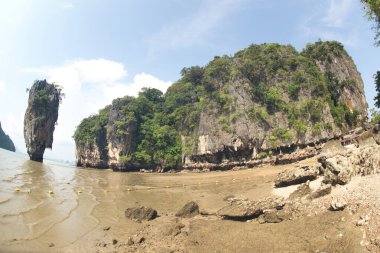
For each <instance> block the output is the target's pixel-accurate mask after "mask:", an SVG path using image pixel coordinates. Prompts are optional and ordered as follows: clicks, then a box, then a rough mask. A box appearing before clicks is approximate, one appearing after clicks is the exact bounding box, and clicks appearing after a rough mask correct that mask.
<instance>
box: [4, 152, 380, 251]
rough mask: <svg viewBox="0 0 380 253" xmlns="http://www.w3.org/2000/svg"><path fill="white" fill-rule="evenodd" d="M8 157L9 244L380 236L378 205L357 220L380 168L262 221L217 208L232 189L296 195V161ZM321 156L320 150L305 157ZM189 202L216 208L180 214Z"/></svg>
mask: <svg viewBox="0 0 380 253" xmlns="http://www.w3.org/2000/svg"><path fill="white" fill-rule="evenodd" d="M0 159H1V160H2V161H3V162H2V164H3V165H2V168H1V173H2V185H3V187H2V188H1V194H0V235H1V236H0V238H1V241H0V251H1V252H368V250H369V249H372V248H371V247H372V246H373V244H374V243H372V244H370V239H369V238H367V236H371V238H376V236H378V235H379V234H378V230H376V226H377V228H378V223H376V222H378V221H379V219H378V218H379V216H378V213H371V214H370V216H371V217H377V219H371V220H370V223H371V224H370V225H369V226H365V227H362V226H356V225H355V222H356V221H357V220H358V219H360V217H361V216H362V215H368V213H369V212H370V210H372V209H371V208H373V207H374V206H375V207H376V206H378V205H379V203H378V199H379V196H378V192H380V191H379V190H378V188H379V186H378V184H377V182H378V180H379V175H375V176H373V175H372V176H367V177H356V178H354V180H352V182H350V183H349V184H348V185H346V186H341V187H335V188H334V189H333V191H332V193H331V196H330V195H328V196H325V197H322V198H319V199H316V200H313V201H312V202H310V203H309V202H307V203H306V202H305V203H303V202H302V201H300V207H299V208H298V209H297V211H295V213H294V217H292V218H290V219H287V220H284V221H283V222H281V223H265V224H261V222H259V220H258V219H254V220H248V221H243V222H242V221H231V220H221V219H220V217H218V216H217V215H215V213H216V212H217V211H218V210H219V209H220V208H222V207H223V206H225V205H226V204H227V202H226V197H228V196H234V197H236V198H241V199H249V200H252V201H255V200H259V199H262V198H264V197H270V196H272V197H273V196H280V195H282V196H284V197H287V196H288V195H289V194H290V193H291V192H292V191H294V190H295V189H296V186H289V187H285V188H279V189H274V188H273V185H274V180H275V178H276V176H277V174H278V173H279V172H282V171H284V170H287V169H291V168H293V167H294V166H295V164H289V165H283V166H265V167H261V168H255V169H245V170H239V171H224V172H206V173H204V172H203V173H191V172H180V173H171V174H155V173H119V172H112V171H111V170H95V169H78V168H75V167H71V166H65V165H62V164H58V163H54V162H49V161H46V162H45V163H44V164H41V163H36V162H32V161H28V160H27V159H25V157H24V156H22V155H18V154H13V153H10V152H7V151H3V150H1V151H0ZM316 163H317V160H316V158H311V159H308V160H304V161H301V162H299V163H298V164H297V165H296V166H304V165H309V166H312V165H314V164H316ZM353 193H355V194H353ZM376 194H377V195H376ZM334 195H337V196H338V195H339V196H346V197H347V198H348V199H349V200H350V201H355V203H358V204H357V205H358V208H357V210H355V212H352V209H349V208H346V209H345V210H343V211H338V212H332V211H329V210H328V207H329V203H330V201H331V198H332V197H333V196H334ZM189 201H195V202H196V203H198V204H199V206H200V210H201V212H202V213H208V214H210V215H197V216H195V217H193V218H178V217H176V216H175V213H176V212H177V211H178V210H179V209H180V208H181V207H182V206H183V205H184V204H186V203H187V202H189ZM136 206H146V207H152V208H154V209H155V210H157V212H158V217H157V218H156V219H154V220H152V221H143V222H136V221H133V220H130V219H127V218H126V217H125V214H124V211H125V209H127V208H130V207H136ZM367 228H368V229H367ZM366 229H367V230H366ZM370 229H372V230H373V231H372V232H371V231H370ZM173 231H174V232H173ZM175 231H177V232H175ZM371 233H372V234H371ZM136 238H137V239H136ZM133 240H134V241H133ZM136 240H137V242H136ZM371 245H372V246H371ZM376 250H378V248H377V249H376V247H375V248H373V249H372V252H377V251H376Z"/></svg>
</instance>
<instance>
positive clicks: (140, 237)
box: [133, 235, 145, 243]
mask: <svg viewBox="0 0 380 253" xmlns="http://www.w3.org/2000/svg"><path fill="white" fill-rule="evenodd" d="M133 241H134V243H143V242H144V241H145V238H144V237H143V236H141V235H137V236H135V239H134V240H133Z"/></svg>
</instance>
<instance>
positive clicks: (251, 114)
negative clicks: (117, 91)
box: [73, 41, 367, 170]
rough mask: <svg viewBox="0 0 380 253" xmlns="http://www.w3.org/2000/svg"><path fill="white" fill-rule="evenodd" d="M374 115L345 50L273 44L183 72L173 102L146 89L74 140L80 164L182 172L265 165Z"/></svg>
mask: <svg viewBox="0 0 380 253" xmlns="http://www.w3.org/2000/svg"><path fill="white" fill-rule="evenodd" d="M366 114H367V104H366V101H365V97H364V92H363V82H362V80H361V77H360V74H359V73H358V72H357V70H356V67H355V64H354V63H353V61H352V59H351V57H350V56H349V55H348V54H347V52H346V51H345V50H344V48H343V46H342V44H340V43H339V42H336V41H331V42H322V41H318V42H316V43H314V44H308V45H307V46H306V48H305V49H304V50H303V51H302V52H298V51H297V50H296V49H295V48H294V47H292V46H290V45H287V46H283V45H279V44H277V43H270V44H262V45H251V46H249V47H248V48H246V49H244V50H241V51H239V52H237V53H236V54H234V55H232V56H227V55H224V56H221V57H218V56H217V57H215V58H214V59H213V60H212V61H210V62H209V63H208V64H207V65H206V66H204V67H201V66H193V67H189V68H183V69H182V70H181V78H180V79H179V80H178V81H176V82H175V83H174V84H173V85H172V86H171V87H169V89H168V90H167V92H166V93H165V94H163V93H162V92H161V91H159V90H157V89H152V88H144V89H142V90H141V91H140V92H139V95H138V96H137V97H130V96H126V97H123V98H117V99H115V100H114V101H113V103H112V105H109V106H107V107H105V108H104V109H102V110H100V111H99V113H98V114H96V115H92V116H90V117H88V118H86V119H84V120H83V121H82V122H81V123H80V124H79V126H78V127H77V129H76V131H75V133H74V136H73V138H74V140H75V142H76V146H77V154H76V155H77V163H78V165H83V166H93V167H101V166H98V165H99V164H103V165H105V166H114V167H118V168H123V169H126V170H132V169H136V168H152V169H155V168H177V167H180V166H182V165H183V164H184V163H186V162H189V161H206V162H210V161H211V162H221V161H222V160H226V159H227V160H228V159H232V158H231V157H228V155H226V153H223V157H219V156H218V157H217V158H215V157H212V155H215V154H217V153H218V154H220V153H221V152H222V151H225V150H229V151H231V150H232V151H231V152H233V151H236V152H239V150H240V151H242V152H243V153H244V152H246V151H247V152H248V151H249V152H248V153H249V154H248V153H247V154H245V155H244V156H240V157H238V158H237V159H260V158H261V157H260V156H265V155H268V154H270V153H269V152H272V151H271V150H275V149H276V148H278V147H281V146H286V145H292V144H300V143H301V144H302V143H303V144H306V143H310V142H315V141H318V140H320V139H323V138H332V137H334V136H337V135H339V134H342V133H344V132H345V131H347V130H349V129H352V128H353V127H355V126H357V125H359V124H361V122H363V121H364V120H365V119H366ZM263 152H264V154H265V155H263ZM273 152H274V151H273ZM260 154H261V155H260ZM234 159H236V157H235V158H234Z"/></svg>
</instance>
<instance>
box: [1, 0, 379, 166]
mask: <svg viewBox="0 0 380 253" xmlns="http://www.w3.org/2000/svg"><path fill="white" fill-rule="evenodd" d="M372 26H373V24H372V23H371V22H369V21H368V20H367V18H366V17H365V15H364V10H363V6H362V5H361V4H360V1H359V0H187V1H183V0H160V1H156V0H139V1H134V0H107V1H106V0H63V1H58V0H33V1H30V0H12V1H6V0H0V122H1V124H2V127H3V129H4V131H5V132H6V133H7V134H8V135H9V136H10V137H11V138H12V140H13V141H14V142H15V145H16V148H17V150H18V151H19V152H23V153H25V152H26V148H25V143H24V137H23V118H24V113H25V110H26V107H27V99H28V93H27V92H26V89H27V88H30V87H31V86H32V84H33V82H34V80H37V79H47V80H48V81H52V82H53V81H54V82H56V83H57V84H59V85H61V86H62V87H63V91H64V93H65V94H66V97H65V98H64V99H63V102H62V104H61V105H60V108H59V117H58V125H57V127H56V130H55V132H54V143H53V149H52V150H51V151H50V150H47V151H46V152H45V157H46V158H52V159H58V160H69V161H74V160H75V143H74V141H73V139H72V136H73V133H74V131H75V127H76V126H77V125H79V123H80V121H81V120H82V119H83V118H85V117H87V116H89V115H91V114H95V113H97V112H98V110H99V109H101V108H103V107H104V106H106V105H107V104H110V103H111V102H112V100H113V99H115V98H117V97H123V96H125V95H137V94H138V92H139V90H140V89H141V88H142V87H154V88H157V89H160V90H162V91H163V92H165V91H166V89H167V88H168V86H170V85H171V84H172V83H173V82H175V81H176V80H178V79H179V78H180V71H181V69H182V68H184V67H190V66H194V65H200V66H204V65H206V64H207V63H208V62H209V61H210V60H212V59H213V58H214V56H217V55H219V56H220V55H233V54H234V53H235V52H237V51H239V50H242V49H244V48H246V47H248V46H249V45H251V44H261V43H272V42H276V43H280V44H286V45H287V44H291V45H293V46H294V47H295V48H296V49H297V50H299V51H301V50H302V49H303V48H304V47H305V46H306V44H307V43H310V42H315V41H317V40H319V39H321V40H337V41H340V42H341V43H342V44H343V45H344V46H345V49H346V50H347V52H348V53H349V54H350V55H351V57H352V58H353V60H354V62H355V64H356V66H357V68H358V70H359V72H360V73H361V75H362V78H363V80H364V84H365V94H366V97H367V101H368V104H369V107H370V108H372V107H373V106H374V101H373V97H374V96H375V86H374V80H373V74H374V73H375V72H376V71H377V70H379V69H380V64H379V61H378V59H380V48H379V47H375V46H374V39H373V38H374V31H373V30H372V29H371V28H372Z"/></svg>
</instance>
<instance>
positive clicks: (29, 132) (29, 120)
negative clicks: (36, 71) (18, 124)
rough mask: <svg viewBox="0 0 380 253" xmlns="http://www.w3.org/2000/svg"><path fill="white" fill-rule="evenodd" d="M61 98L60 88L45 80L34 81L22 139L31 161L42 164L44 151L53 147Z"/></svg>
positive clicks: (30, 91)
mask: <svg viewBox="0 0 380 253" xmlns="http://www.w3.org/2000/svg"><path fill="white" fill-rule="evenodd" d="M61 98H62V91H61V88H60V87H59V86H58V85H55V84H50V83H48V82H46V80H42V81H39V80H37V81H35V82H34V84H33V86H32V88H30V90H29V99H28V107H27V109H26V112H25V118H24V139H25V144H26V148H27V152H28V155H29V157H30V159H31V160H33V161H38V162H42V161H43V155H44V152H45V149H46V148H50V149H51V148H52V146H53V133H54V129H55V125H56V123H57V120H58V108H59V103H60V101H61Z"/></svg>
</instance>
